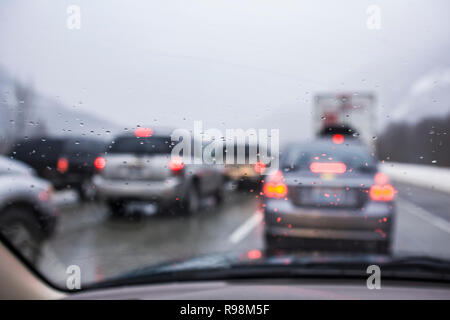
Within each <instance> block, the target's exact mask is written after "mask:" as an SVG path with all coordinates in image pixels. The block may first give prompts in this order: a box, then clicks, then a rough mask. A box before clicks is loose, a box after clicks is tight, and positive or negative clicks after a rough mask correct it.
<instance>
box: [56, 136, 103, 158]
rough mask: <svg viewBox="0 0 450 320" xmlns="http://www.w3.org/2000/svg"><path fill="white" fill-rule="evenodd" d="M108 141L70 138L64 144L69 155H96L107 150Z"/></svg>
mask: <svg viewBox="0 0 450 320" xmlns="http://www.w3.org/2000/svg"><path fill="white" fill-rule="evenodd" d="M105 146H106V143H102V142H101V141H96V140H90V139H69V140H67V141H66V143H65V144H64V152H65V153H67V154H69V155H87V154H91V155H95V154H98V153H101V152H103V151H104V150H105Z"/></svg>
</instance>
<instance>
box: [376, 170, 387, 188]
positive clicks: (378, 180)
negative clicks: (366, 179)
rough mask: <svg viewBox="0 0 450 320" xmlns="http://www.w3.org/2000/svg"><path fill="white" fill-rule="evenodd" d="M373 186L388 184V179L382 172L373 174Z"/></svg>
mask: <svg viewBox="0 0 450 320" xmlns="http://www.w3.org/2000/svg"><path fill="white" fill-rule="evenodd" d="M374 179H375V184H378V185H385V184H388V183H389V178H388V176H387V175H386V174H384V173H383V172H377V173H376V174H375V177H374Z"/></svg>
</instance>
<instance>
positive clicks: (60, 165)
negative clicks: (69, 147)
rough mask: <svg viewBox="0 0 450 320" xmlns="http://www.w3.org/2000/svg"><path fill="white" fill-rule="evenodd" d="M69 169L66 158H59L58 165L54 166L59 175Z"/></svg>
mask: <svg viewBox="0 0 450 320" xmlns="http://www.w3.org/2000/svg"><path fill="white" fill-rule="evenodd" d="M68 168H69V161H68V160H67V159H66V158H59V159H58V163H57V164H56V170H58V171H59V172H61V173H64V172H66V171H67V169H68Z"/></svg>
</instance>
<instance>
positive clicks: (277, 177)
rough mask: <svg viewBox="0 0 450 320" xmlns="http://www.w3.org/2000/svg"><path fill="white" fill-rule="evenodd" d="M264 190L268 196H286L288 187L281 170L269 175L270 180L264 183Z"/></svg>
mask: <svg viewBox="0 0 450 320" xmlns="http://www.w3.org/2000/svg"><path fill="white" fill-rule="evenodd" d="M263 192H264V195H265V196H266V197H268V198H284V197H286V195H287V193H288V187H287V185H286V184H285V183H284V177H283V174H282V173H281V172H280V171H276V172H275V173H273V174H271V175H270V176H269V178H268V181H267V182H266V183H265V184H264V187H263Z"/></svg>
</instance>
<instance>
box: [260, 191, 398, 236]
mask: <svg viewBox="0 0 450 320" xmlns="http://www.w3.org/2000/svg"><path fill="white" fill-rule="evenodd" d="M264 212H265V226H266V233H267V234H269V235H273V236H283V237H292V238H305V239H341V240H362V241H372V240H373V241H376V240H388V239H390V238H391V230H392V228H391V226H392V223H393V218H394V209H393V206H392V203H390V204H389V203H374V202H369V203H368V204H367V205H366V206H365V207H363V208H358V209H353V208H339V209H338V208H303V207H297V206H295V205H293V204H292V203H291V202H290V201H288V200H269V201H266V207H265V210H264Z"/></svg>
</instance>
